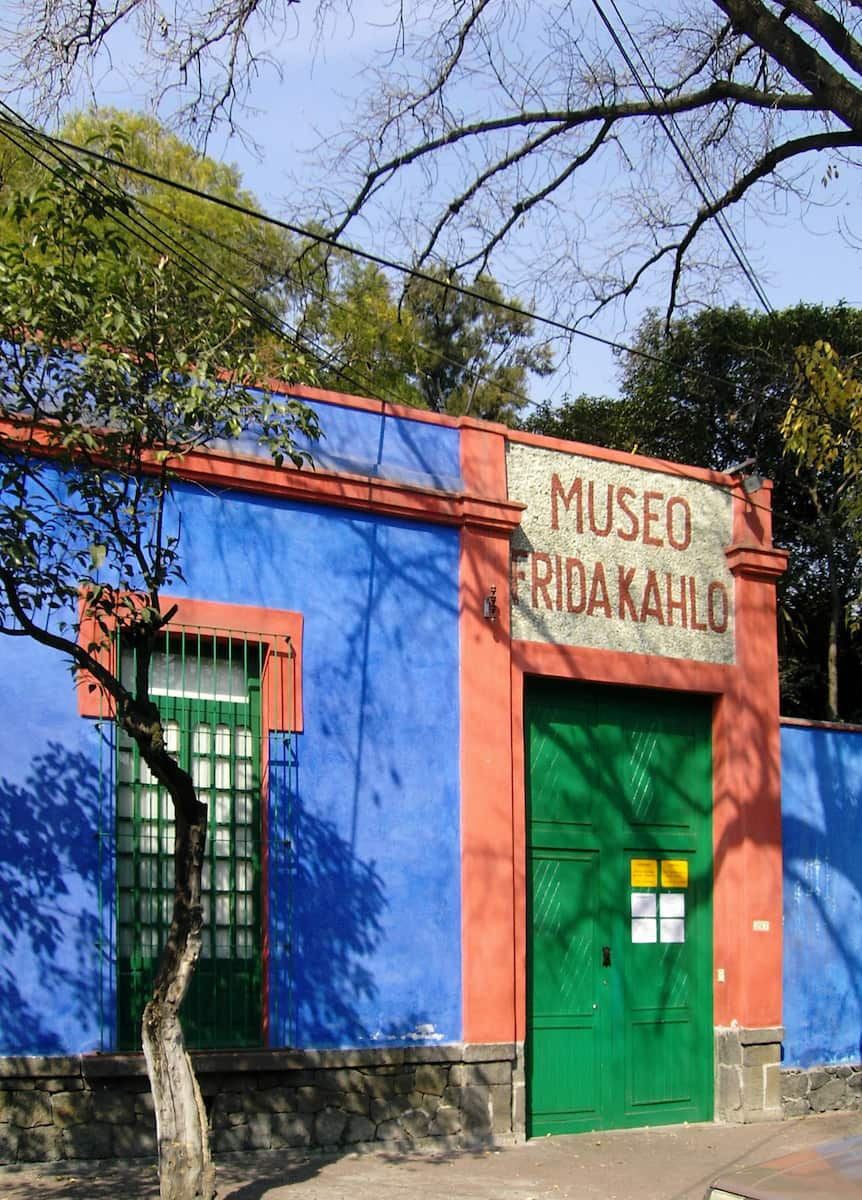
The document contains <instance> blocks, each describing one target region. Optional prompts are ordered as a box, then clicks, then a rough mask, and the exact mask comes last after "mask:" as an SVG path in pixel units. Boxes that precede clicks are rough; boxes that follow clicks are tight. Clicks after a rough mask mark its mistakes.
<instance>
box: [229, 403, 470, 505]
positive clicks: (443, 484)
mask: <svg viewBox="0 0 862 1200" xmlns="http://www.w3.org/2000/svg"><path fill="white" fill-rule="evenodd" d="M303 403H305V404H306V405H307V406H308V407H309V408H311V409H313V410H314V412H315V413H316V414H317V417H318V419H319V421H320V428H321V430H322V431H323V436H322V437H321V438H320V440H319V441H317V442H313V443H312V442H308V441H305V440H304V439H303V438H301V437H300V438H297V444H298V445H299V446H301V447H302V448H304V449H307V450H308V451H309V452H310V453H311V455H312V457H313V458H314V461H315V463H316V465H317V466H318V467H321V468H324V469H326V470H331V471H344V472H347V473H348V474H351V475H369V476H374V477H379V478H381V479H390V480H397V481H398V482H400V483H408V484H416V485H418V486H422V487H428V488H436V489H441V490H444V491H455V492H458V491H461V490H462V488H463V480H462V477H461V441H460V433H459V430H458V429H457V427H455V426H447V425H438V424H435V423H433V422H430V421H421V420H415V419H412V418H410V417H403V416H397V417H396V416H393V415H392V414H391V413H390V412H388V411H384V410H383V409H382V407H381V408H380V409H379V410H377V411H375V410H374V409H373V408H370V409H365V408H349V407H341V406H339V405H334V404H325V403H322V402H319V401H303ZM219 448H220V449H223V450H227V451H229V452H233V453H237V454H240V453H241V454H249V453H252V454H257V455H261V454H265V453H266V451H264V450H261V448H260V447H259V446H258V444H257V438H256V437H255V435H254V434H252V433H247V434H245V435H244V436H243V437H241V438H239V439H238V440H237V441H234V442H229V443H224V444H222V445H220V447H219Z"/></svg>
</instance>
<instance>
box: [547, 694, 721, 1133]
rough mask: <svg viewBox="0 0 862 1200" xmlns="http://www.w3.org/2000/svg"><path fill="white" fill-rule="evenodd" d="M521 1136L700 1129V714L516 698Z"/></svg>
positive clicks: (667, 706)
mask: <svg viewBox="0 0 862 1200" xmlns="http://www.w3.org/2000/svg"><path fill="white" fill-rule="evenodd" d="M525 715H526V721H525V725H526V738H527V802H528V825H527V829H528V901H529V913H528V929H529V955H528V1029H527V1072H528V1133H529V1134H530V1135H531V1136H537V1135H540V1134H545V1133H554V1132H558V1133H575V1132H579V1131H581V1130H586V1129H602V1128H620V1127H625V1126H635V1125H648V1124H667V1123H672V1122H679V1121H702V1120H709V1119H711V1117H712V1103H713V1071H712V1062H713V1049H712V1038H713V1034H712V915H711V879H712V850H711V830H712V763H711V733H710V729H711V703H710V702H709V701H708V700H706V699H702V698H699V697H692V696H678V695H673V694H668V693H663V692H653V691H643V690H629V689H622V688H611V687H598V686H588V685H581V684H569V683H560V682H557V681H552V682H535V683H533V684H531V685H530V686H529V687H528V689H527V695H526V714H525Z"/></svg>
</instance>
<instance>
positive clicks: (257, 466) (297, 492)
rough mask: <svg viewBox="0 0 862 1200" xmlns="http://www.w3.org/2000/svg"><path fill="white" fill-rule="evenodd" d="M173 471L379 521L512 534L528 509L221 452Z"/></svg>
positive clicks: (154, 466)
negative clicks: (401, 520)
mask: <svg viewBox="0 0 862 1200" xmlns="http://www.w3.org/2000/svg"><path fill="white" fill-rule="evenodd" d="M300 390H301V389H300ZM293 391H296V389H292V392H293ZM332 395H333V396H334V395H335V393H332ZM331 402H332V403H335V402H336V401H335V400H334V399H333V400H332V401H331ZM416 411H418V410H414V409H405V410H404V412H403V414H400V415H404V416H408V415H409V414H412V413H415V412H416ZM431 416H433V417H434V419H435V421H437V422H438V423H439V422H441V421H442V418H441V417H439V416H437V415H436V414H426V418H428V417H431ZM468 428H472V427H468ZM492 429H493V427H492ZM15 432H16V430H15V427H13V426H12V425H11V424H10V423H9V422H8V421H5V422H4V421H0V434H5V435H6V436H8V437H12V436H13V435H14V434H15ZM34 436H35V437H36V439H37V440H38V441H41V442H43V443H45V442H46V441H47V437H46V434H44V433H40V431H39V430H36V431H35V435H34ZM44 453H45V454H46V456H50V455H51V454H52V453H55V451H53V450H52V449H51V447H50V446H49V445H47V444H46V445H45V446H44ZM160 469H161V465H160V464H159V463H157V462H156V461H155V458H154V457H153V459H152V461H151V462H147V461H145V462H144V470H150V471H153V472H155V471H158V470H160ZM171 469H172V470H173V472H174V474H175V475H176V477H177V478H178V479H181V480H183V481H185V482H187V483H201V484H204V485H206V486H207V487H209V488H213V487H221V488H235V489H237V490H238V491H244V492H251V493H253V494H257V495H262V496H273V497H275V498H278V499H281V500H289V501H297V502H299V503H308V504H329V505H336V506H338V507H339V508H349V509H353V510H358V511H360V512H368V513H373V514H375V515H378V516H393V517H403V518H406V519H409V520H417V521H425V522H431V523H433V524H438V525H453V526H464V525H468V524H469V525H476V526H481V527H484V528H488V529H500V530H504V529H505V530H507V531H511V530H512V529H514V527H515V526H516V525H517V524H518V522H519V521H520V514H521V513H522V512H523V509H524V505H523V504H517V503H514V502H512V501H509V500H507V499H506V498H505V487H503V490H502V491H501V492H500V493H498V494H493V493H492V494H488V495H472V494H470V493H469V492H466V491H465V492H447V491H441V490H438V489H435V488H429V487H421V486H419V485H411V484H404V483H399V482H397V481H395V480H389V479H381V478H379V477H374V478H372V477H370V476H366V475H350V474H342V473H337V472H334V471H325V470H323V469H311V468H303V469H301V470H300V469H298V468H296V467H292V466H283V467H277V466H276V465H275V463H274V462H273V461H272V460H271V459H267V458H264V457H257V456H252V455H240V454H229V453H227V452H226V451H219V450H207V451H194V452H191V453H189V454H187V455H185V456H184V457H183V459H182V461H180V462H176V463H172V464H171ZM504 478H505V477H504Z"/></svg>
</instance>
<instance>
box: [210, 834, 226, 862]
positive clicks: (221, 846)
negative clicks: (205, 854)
mask: <svg viewBox="0 0 862 1200" xmlns="http://www.w3.org/2000/svg"><path fill="white" fill-rule="evenodd" d="M213 850H215V852H216V857H217V858H226V857H227V856H228V855H229V854H230V836H229V835H228V834H227V833H222V832H219V833H217V834H216V835H215V837H214V838H213Z"/></svg>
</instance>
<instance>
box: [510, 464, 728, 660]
mask: <svg viewBox="0 0 862 1200" xmlns="http://www.w3.org/2000/svg"><path fill="white" fill-rule="evenodd" d="M507 471H508V491H509V498H510V499H511V500H517V501H520V502H521V503H523V504H526V505H527V509H526V512H525V513H524V515H523V518H522V522H521V525H520V527H519V528H518V529H517V530H516V531H515V534H514V536H513V539H512V562H511V570H512V637H514V638H519V639H523V640H526V641H535V642H551V643H555V644H563V645H573V646H588V647H592V648H595V649H600V650H622V651H628V652H631V653H636V654H657V655H661V656H662V657H666V658H684V659H691V660H695V661H701V662H711V663H731V662H733V661H734V634H733V579H732V576H731V574H730V571H729V570H728V567H727V563H726V560H725V554H724V551H725V548H726V547H727V546H729V545H730V542H731V531H732V507H731V506H732V500H731V495H730V492H729V489H727V488H726V487H723V486H722V485H721V484H719V483H710V482H709V481H708V480H705V479H693V478H691V477H690V476H688V475H687V474H686V472H685V468H684V467H680V468H679V473H678V474H676V473H672V472H664V471H655V470H649V469H646V468H643V467H639V466H635V465H633V464H629V463H618V462H606V461H603V460H601V459H596V458H588V457H586V456H584V455H579V454H568V453H566V452H565V451H560V450H546V449H543V448H541V447H536V446H528V445H523V444H520V443H517V442H515V443H510V444H509V446H508V452H507Z"/></svg>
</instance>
